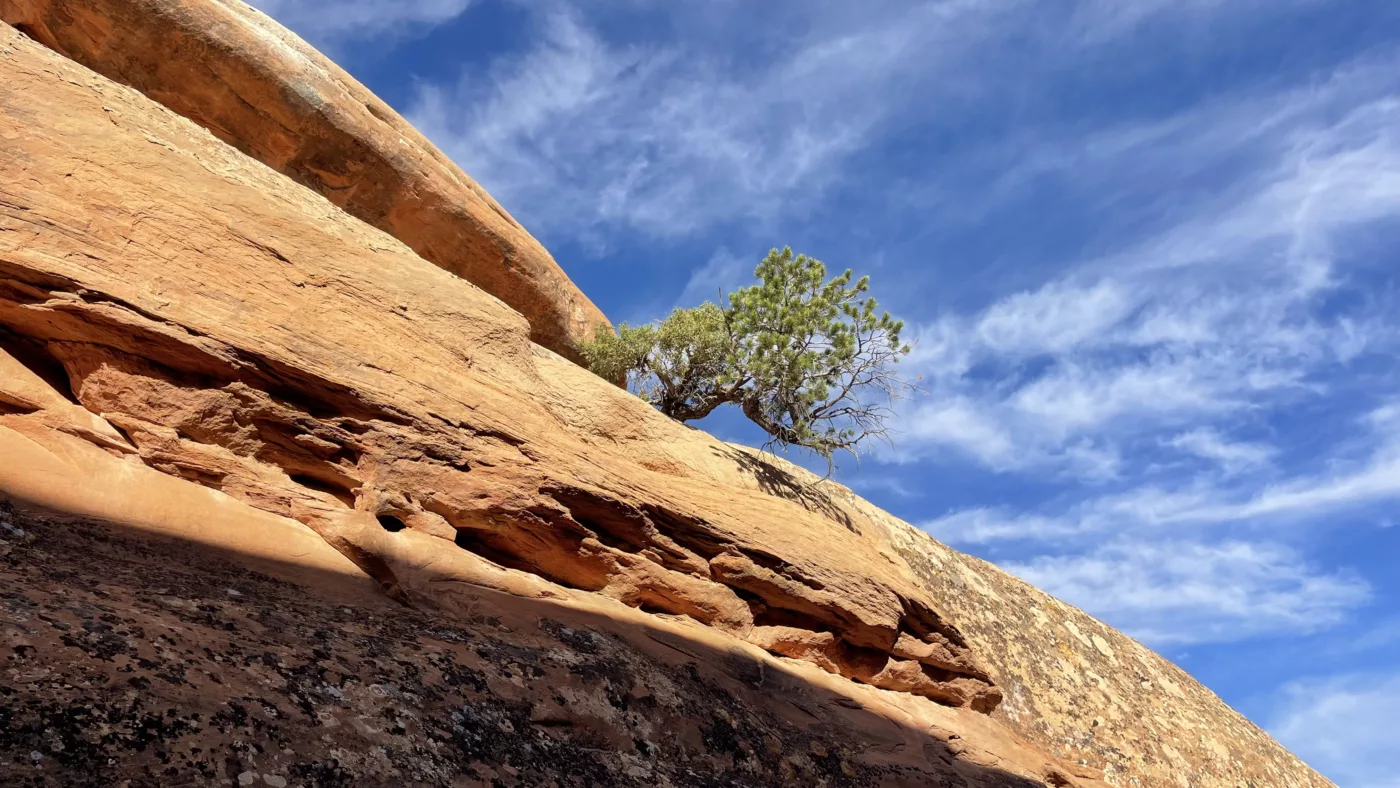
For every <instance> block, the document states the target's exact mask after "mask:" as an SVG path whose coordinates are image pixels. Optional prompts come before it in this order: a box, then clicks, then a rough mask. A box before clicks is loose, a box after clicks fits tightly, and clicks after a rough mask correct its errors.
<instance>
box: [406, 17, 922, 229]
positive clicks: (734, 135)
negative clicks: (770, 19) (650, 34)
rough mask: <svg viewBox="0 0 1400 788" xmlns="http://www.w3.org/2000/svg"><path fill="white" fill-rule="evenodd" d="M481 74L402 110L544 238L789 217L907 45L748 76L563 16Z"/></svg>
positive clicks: (869, 110) (849, 47) (874, 112)
mask: <svg viewBox="0 0 1400 788" xmlns="http://www.w3.org/2000/svg"><path fill="white" fill-rule="evenodd" d="M540 25H541V28H540V36H539V39H538V43H537V45H536V46H535V47H534V48H533V49H532V50H530V51H528V52H526V53H525V54H523V55H520V56H514V57H511V58H509V59H506V60H503V61H500V62H498V63H496V64H495V65H494V66H493V68H492V69H491V71H490V73H489V74H488V75H486V76H485V77H475V76H472V75H466V76H464V77H463V78H462V80H461V81H460V82H459V83H458V84H456V85H451V86H439V85H424V86H423V88H422V90H421V92H420V93H419V95H418V98H417V100H416V101H415V103H414V105H413V106H412V107H411V108H410V110H409V112H408V115H409V117H410V118H411V120H413V122H414V123H415V124H416V125H417V126H418V127H419V128H420V129H422V130H423V131H424V132H425V133H426V134H427V135H428V136H429V137H430V138H431V139H433V140H434V141H436V142H437V143H438V145H439V146H440V147H442V148H443V149H444V150H445V151H446V152H447V153H448V154H449V155H451V156H452V157H453V158H454V159H456V160H457V162H458V163H459V164H461V165H462V166H463V167H464V168H465V169H466V170H467V171H468V172H470V173H472V175H473V176H474V177H475V178H477V179H478V180H479V181H481V182H482V184H483V185H485V186H486V187H487V188H489V189H490V190H491V191H492V192H493V193H495V194H497V195H499V196H500V198H501V199H502V200H503V201H505V202H506V204H508V205H511V206H516V208H515V210H516V211H517V212H518V213H522V214H523V215H525V216H526V217H527V218H529V219H532V220H534V223H535V224H536V225H539V226H541V227H542V230H543V232H545V233H546V234H550V233H571V234H579V235H583V236H589V235H590V234H591V235H593V236H595V237H599V234H600V233H602V232H603V231H607V230H615V229H634V230H638V231H641V232H643V233H647V234H654V235H661V236H672V235H680V234H687V233H691V232H694V231H696V230H698V229H701V228H708V227H710V226H711V225H712V224H713V223H715V222H719V221H726V220H731V219H735V218H738V217H744V218H745V219H746V220H753V221H764V220H771V219H772V218H773V217H774V216H775V215H776V213H777V212H778V211H780V210H781V211H785V212H786V211H796V210H800V209H801V207H802V205H804V204H810V203H809V202H804V201H810V200H812V199H815V198H816V197H817V196H819V195H820V193H821V190H822V188H823V187H824V186H825V185H826V184H827V183H829V182H830V181H831V180H832V179H833V178H836V177H838V173H837V172H836V168H835V167H834V162H836V161H838V160H840V159H841V158H843V157H844V156H846V155H848V154H849V153H850V152H852V151H853V150H857V149H859V148H861V147H862V146H863V145H865V144H866V142H867V140H866V135H867V134H868V133H869V131H870V129H871V128H872V126H873V124H875V123H876V122H877V121H878V120H879V118H880V116H881V113H882V110H881V107H880V102H879V101H878V100H877V99H876V98H875V96H874V95H873V94H870V93H866V92H865V90H864V88H868V87H869V85H868V84H867V83H868V82H869V81H871V80H875V81H877V82H878V81H879V80H880V79H881V76H880V75H881V74H882V73H883V72H884V71H885V70H886V69H888V68H890V64H891V63H898V62H900V60H899V58H898V55H899V52H900V51H901V50H903V49H905V48H907V47H908V46H909V43H908V42H905V41H902V40H901V39H902V36H900V35H897V33H899V31H898V30H897V29H892V30H890V29H886V30H881V29H876V30H870V31H866V32H864V33H857V34H854V35H852V36H851V37H850V38H847V39H844V40H836V41H833V40H820V41H814V42H807V43H805V44H803V43H799V44H797V45H796V46H795V50H796V51H794V52H793V53H792V54H793V57H791V58H784V59H783V60H781V61H778V62H776V63H770V64H766V65H765V66H764V67H762V68H761V69H760V70H759V72H758V73H756V74H746V75H742V76H741V75H737V74H734V73H732V72H729V71H727V70H725V69H724V67H723V64H722V63H721V62H719V61H717V60H716V59H715V56H714V55H713V54H708V55H707V54H706V53H705V52H694V51H690V50H688V49H686V48H684V47H683V46H682V45H680V44H637V45H625V46H624V45H616V44H613V43H611V42H609V41H607V40H604V39H603V38H601V37H600V36H599V35H598V34H597V33H596V32H595V31H594V30H592V29H591V28H590V27H588V26H587V25H586V24H585V23H584V22H583V21H582V20H581V19H580V17H579V15H578V14H576V13H575V12H573V11H570V10H568V9H566V8H563V7H558V6H555V7H552V8H551V9H550V10H548V11H545V12H543V13H542V14H541V20H540Z"/></svg>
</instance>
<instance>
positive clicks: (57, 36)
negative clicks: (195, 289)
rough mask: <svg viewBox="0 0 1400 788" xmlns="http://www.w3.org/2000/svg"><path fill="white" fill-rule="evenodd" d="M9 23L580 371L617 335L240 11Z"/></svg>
mask: <svg viewBox="0 0 1400 788" xmlns="http://www.w3.org/2000/svg"><path fill="white" fill-rule="evenodd" d="M0 20H3V21H5V22H8V23H10V24H11V25H13V26H16V27H18V28H19V29H20V30H23V31H24V32H26V33H27V34H29V35H30V36H31V37H33V38H35V39H37V40H39V41H41V42H43V43H44V44H45V45H47V46H49V47H51V48H53V49H55V50H57V51H59V52H61V53H63V54H64V55H66V56H67V57H70V58H72V59H74V60H76V61H77V62H79V63H82V64H83V65H85V66H87V67H89V68H91V69H93V70H94V71H97V72H98V73H101V74H104V75H106V76H108V77H110V78H112V79H114V80H116V81H117V82H121V83H123V84H126V85H131V86H133V87H135V88H137V89H138V90H140V91H142V92H143V93H145V94H146V95H147V96H150V97H151V98H152V99H154V100H156V101H158V102H160V103H161V104H163V105H164V106H166V107H168V108H170V109H171V110H173V111H175V112H177V113H179V114H181V115H184V116H185V117H187V118H190V119H192V120H194V121H195V122H196V123H198V124H200V125H202V126H204V127H205V128H207V129H209V130H210V131H211V132H213V133H214V134H215V135H216V136H218V137H219V138H220V139H222V140H223V141H225V142H228V143H230V144H231V145H233V146H234V147H236V148H237V149H238V150H240V151H242V152H243V153H245V154H247V155H249V156H252V157H254V158H256V159H257V160H258V161H261V162H262V163H264V164H266V165H268V166H269V167H271V168H273V169H275V170H277V171H278V172H281V173H284V174H286V175H288V176H290V177H291V178H293V179H295V180H296V181H297V182H298V183H301V184H303V185H305V186H307V187H309V188H311V189H313V190H315V191H316V192H318V193H320V194H322V195H324V196H325V197H326V198H327V199H329V200H330V201H331V202H333V203H334V204H335V205H337V206H339V207H340V208H342V209H344V210H345V211H346V212H348V213H350V214H351V215H353V216H355V217H357V218H359V219H361V220H363V221H365V222H367V223H369V224H371V225H373V226H375V227H378V228H379V229H381V230H384V231H385V232H387V233H389V234H390V235H392V236H394V237H395V238H397V239H399V240H400V241H402V242H404V243H405V244H407V245H408V246H409V247H411V248H412V249H413V250H414V251H416V252H417V253H418V254H419V255H421V256H422V257H423V258H424V259H425V260H428V261H430V262H432V263H434V264H436V265H438V266H441V267H442V268H444V269H446V270H448V271H451V272H452V273H454V274H456V275H458V276H460V277H462V278H464V279H466V280H468V281H470V282H472V283H474V284H476V285H477V286H478V287H480V288H481V289H483V290H485V291H486V292H488V293H490V294H492V295H494V296H496V297H497V298H499V299H501V300H502V301H504V302H505V303H506V304H508V305H509V306H510V307H511V308H513V309H515V310H516V311H518V312H520V313H521V314H522V315H524V316H525V318H526V319H527V320H529V322H530V337H531V339H533V340H534V341H535V342H537V343H539V344H541V345H543V346H545V347H548V348H551V349H553V350H555V351H557V352H559V353H562V354H563V355H565V356H568V357H570V358H577V357H578V356H577V346H578V342H579V340H580V339H586V338H589V337H592V335H593V332H594V330H595V329H597V328H598V327H600V326H606V325H608V322H607V319H606V318H605V317H604V316H603V313H602V312H600V311H599V310H598V308H597V307H596V306H594V305H593V302H592V301H589V300H588V297H587V296H585V295H584V294H583V293H582V292H580V291H579V289H578V288H577V287H575V286H574V284H573V282H571V281H569V278H568V277H567V276H566V275H565V274H564V272H563V271H562V270H560V268H559V266H558V264H557V263H555V261H554V258H553V257H551V256H550V254H549V252H548V251H546V250H545V249H544V247H542V246H540V244H539V242H538V241H536V240H535V239H534V238H533V237H531V235H530V234H529V232H527V231H526V230H525V228H523V227H522V226H520V224H519V223H518V222H516V221H515V220H514V219H513V218H511V216H510V214H509V213H507V212H506V211H505V209H504V208H502V207H501V206H500V205H499V204H498V203H497V202H496V201H495V200H494V199H492V197H491V195H489V194H487V193H486V191H485V190H484V189H482V188H481V187H480V186H478V185H477V184H476V182H474V181H473V180H472V179H471V178H470V177H468V176H467V174H466V173H464V172H462V170H461V169H460V168H459V167H457V165H455V164H453V163H452V161H451V160H450V159H448V158H447V157H446V156H444V155H443V154H442V153H441V152H440V151H438V149H437V148H436V147H434V146H433V145H432V143H430V142H428V141H427V140H426V139H424V138H423V136H422V135H421V134H419V133H418V131H417V130H416V129H414V128H413V127H412V126H411V125H409V124H408V123H407V122H406V121H404V119H403V118H401V117H399V115H398V113H397V112H395V111H394V110H393V109H392V108H391V107H389V105H387V104H385V103H384V102H383V101H381V100H380V99H379V98H378V97H377V96H375V95H374V94H373V93H371V92H370V91H369V90H367V89H365V87H364V86H363V85H361V84H360V83H359V82H357V81H356V80H355V79H354V78H353V77H351V76H350V75H349V74H347V73H345V71H343V70H342V69H340V68H339V67H338V66H336V65H335V64H334V63H332V62H331V61H330V60H328V59H327V58H326V57H325V56H324V55H322V54H321V53H319V52H317V51H316V50H315V49H313V48H311V47H309V46H307V45H306V43H305V42H303V41H302V40H301V39H299V38H297V37H296V36H294V35H293V34H291V33H290V32H288V31H287V30H286V29H285V28H283V27H282V26H281V25H278V24H277V23H276V22H274V21H273V20H272V19H270V18H269V17H267V16H266V15H264V14H262V13H261V12H259V11H257V10H255V9H253V8H252V7H250V6H248V5H247V4H246V3H242V2H239V0H81V1H80V2H74V0H0Z"/></svg>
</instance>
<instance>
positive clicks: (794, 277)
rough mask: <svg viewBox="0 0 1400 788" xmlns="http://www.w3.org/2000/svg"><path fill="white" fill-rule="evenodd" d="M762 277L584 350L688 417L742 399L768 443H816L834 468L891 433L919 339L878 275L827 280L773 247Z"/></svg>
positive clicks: (607, 370)
mask: <svg viewBox="0 0 1400 788" xmlns="http://www.w3.org/2000/svg"><path fill="white" fill-rule="evenodd" d="M754 276H755V278H757V279H758V283H757V284H754V285H751V286H749V287H744V288H741V289H739V290H738V291H736V292H734V293H731V294H729V296H728V298H727V299H723V300H724V303H723V304H722V305H721V304H715V303H710V302H707V303H704V304H701V305H700V306H698V307H694V308H691V309H676V310H674V311H673V312H671V314H670V315H669V316H668V317H666V318H665V319H664V320H660V321H657V322H655V323H650V324H644V325H639V326H630V325H628V324H626V323H624V324H622V325H621V326H619V327H618V330H617V332H616V333H613V332H607V331H602V332H600V333H599V334H598V335H597V336H596V337H595V338H594V339H593V340H592V341H591V342H588V343H586V344H585V346H584V355H585V357H586V358H587V361H588V364H589V367H590V368H591V369H592V370H593V371H594V372H596V373H597V374H599V375H601V376H603V377H605V378H607V379H609V380H613V381H618V382H623V383H625V385H626V386H627V388H628V389H629V390H631V391H633V392H635V393H637V394H638V395H639V396H641V397H642V398H643V399H645V400H647V401H648V402H650V403H651V404H652V405H654V406H655V407H656V408H657V409H658V410H660V411H661V412H662V413H665V414H666V415H668V416H670V417H672V418H674V419H677V420H679V421H693V420H695V419H700V418H704V417H705V416H708V415H710V413H712V412H714V410H715V409H716V408H718V407H719V406H721V405H736V406H738V407H739V408H740V409H741V410H742V411H743V413H744V415H745V416H747V417H748V418H749V420H751V421H752V422H754V423H755V424H757V425H758V426H759V427H760V428H762V429H763V430H764V431H765V432H767V433H768V435H769V437H770V442H769V444H768V446H773V445H777V446H779V447H782V448H784V449H786V448H788V447H791V446H802V447H805V448H807V449H811V450H812V451H813V452H815V453H817V454H819V455H821V456H822V457H823V458H825V459H826V461H827V466H828V471H829V470H830V469H831V467H833V466H832V462H833V456H834V455H835V454H836V453H837V452H840V451H846V452H849V453H851V454H853V455H855V454H857V453H858V451H859V450H860V449H861V447H862V446H864V445H865V444H866V443H868V442H869V441H870V440H871V439H880V440H886V441H887V440H888V438H889V430H888V426H887V422H888V419H889V417H890V416H891V415H892V405H893V403H894V401H895V400H897V399H900V398H902V397H903V396H905V395H906V394H907V393H908V392H909V391H910V390H911V388H912V386H911V385H910V384H909V383H908V382H907V381H905V380H904V379H903V378H901V377H900V376H899V374H898V372H897V365H898V363H899V361H900V359H901V358H902V357H904V356H905V355H907V354H908V353H909V350H910V347H909V345H908V344H907V343H905V342H903V341H902V340H901V338H900V333H901V331H902V330H903V327H904V324H903V323H902V322H900V321H898V320H895V319H894V318H892V317H890V315H889V313H888V312H882V311H879V309H878V304H877V302H876V300H875V299H874V298H873V297H871V296H870V295H869V290H870V278H869V277H862V278H861V279H859V280H857V281H855V282H854V283H852V275H851V271H850V270H847V271H845V272H844V273H842V274H840V275H838V276H835V277H832V278H831V279H827V278H826V266H825V265H823V264H822V263H821V261H819V260H816V259H814V258H811V257H808V256H806V255H801V254H798V255H794V254H793V252H792V249H791V248H784V249H782V250H777V249H774V250H772V251H770V252H769V253H768V256H767V257H766V258H764V260H763V262H761V263H759V265H758V268H757V269H755V271H754ZM765 448H766V447H765Z"/></svg>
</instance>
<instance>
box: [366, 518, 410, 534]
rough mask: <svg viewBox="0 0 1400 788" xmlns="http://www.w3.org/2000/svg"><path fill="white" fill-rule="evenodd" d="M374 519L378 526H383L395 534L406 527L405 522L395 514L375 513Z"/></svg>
mask: <svg viewBox="0 0 1400 788" xmlns="http://www.w3.org/2000/svg"><path fill="white" fill-rule="evenodd" d="M374 519H376V520H378V521H379V526H380V527H381V528H383V529H384V530H386V531H388V532H389V533H391V534H396V533H398V532H399V531H402V530H403V529H405V528H407V527H408V525H407V524H405V523H404V521H403V520H402V519H401V518H400V517H398V516H397V515H392V514H381V515H377V516H376V517H375V518H374Z"/></svg>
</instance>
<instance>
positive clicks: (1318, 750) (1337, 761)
mask: <svg viewBox="0 0 1400 788" xmlns="http://www.w3.org/2000/svg"><path fill="white" fill-rule="evenodd" d="M1397 709H1400V675H1397V674H1394V673H1356V674H1351V675H1345V676H1331V677H1320V678H1309V679H1302V680H1298V681H1295V682H1292V683H1290V684H1289V685H1288V686H1286V687H1285V688H1284V689H1283V691H1282V693H1281V701H1280V703H1279V704H1278V709H1277V710H1276V711H1275V713H1274V716H1273V718H1272V720H1271V721H1270V722H1269V723H1268V724H1267V725H1266V726H1265V727H1266V728H1267V729H1268V731H1269V733H1271V734H1273V736H1274V738H1276V739H1278V740H1279V741H1280V742H1281V743H1282V744H1283V745H1284V746H1286V747H1288V748H1289V749H1290V750H1292V751H1293V752H1294V753H1296V754H1297V755H1298V757H1300V758H1302V759H1303V760H1304V761H1306V762H1307V763H1308V764H1309V765H1310V766H1312V767H1313V768H1315V769H1317V770H1318V771H1320V772H1322V773H1323V774H1325V775H1327V776H1328V777H1329V778H1331V779H1332V781H1334V782H1335V783H1337V784H1338V785H1340V786H1343V788H1400V725H1397V724H1396V722H1397V717H1396V710H1397Z"/></svg>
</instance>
